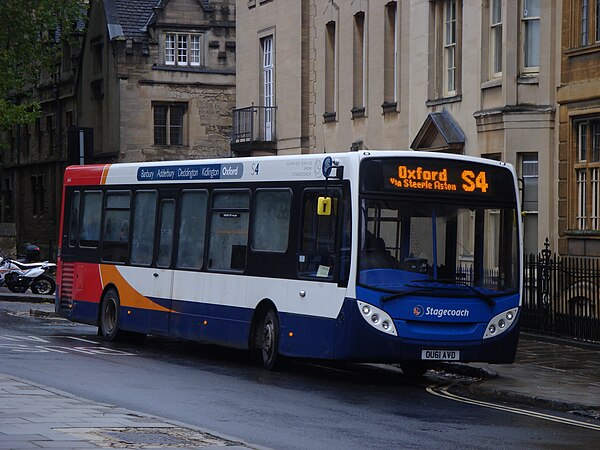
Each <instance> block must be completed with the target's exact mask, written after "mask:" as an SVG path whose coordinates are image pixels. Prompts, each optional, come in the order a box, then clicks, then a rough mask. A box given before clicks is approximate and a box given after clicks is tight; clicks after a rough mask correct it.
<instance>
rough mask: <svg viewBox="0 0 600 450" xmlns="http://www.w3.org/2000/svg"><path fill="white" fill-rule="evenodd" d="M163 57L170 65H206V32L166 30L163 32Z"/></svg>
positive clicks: (194, 66)
mask: <svg viewBox="0 0 600 450" xmlns="http://www.w3.org/2000/svg"><path fill="white" fill-rule="evenodd" d="M162 58H163V61H164V64H165V65H166V66H169V67H181V68H186V67H188V68H199V67H205V66H206V51H205V33H202V32H193V31H189V32H177V31H166V32H165V33H164V34H163V53H162Z"/></svg>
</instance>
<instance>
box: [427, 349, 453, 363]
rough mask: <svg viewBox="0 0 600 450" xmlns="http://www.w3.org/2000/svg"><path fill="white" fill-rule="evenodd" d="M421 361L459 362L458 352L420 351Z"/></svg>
mask: <svg viewBox="0 0 600 450" xmlns="http://www.w3.org/2000/svg"><path fill="white" fill-rule="evenodd" d="M421 359H426V360H429V361H459V360H460V351H459V350H421Z"/></svg>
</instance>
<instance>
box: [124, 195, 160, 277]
mask: <svg viewBox="0 0 600 450" xmlns="http://www.w3.org/2000/svg"><path fill="white" fill-rule="evenodd" d="M157 199H158V194H157V192H156V191H137V192H136V193H135V197H134V199H133V233H132V236H131V259H130V262H131V264H138V265H141V266H149V265H151V264H152V258H153V256H154V230H155V229H156V203H157Z"/></svg>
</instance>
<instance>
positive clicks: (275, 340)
mask: <svg viewBox="0 0 600 450" xmlns="http://www.w3.org/2000/svg"><path fill="white" fill-rule="evenodd" d="M259 333H260V339H259V345H260V346H259V349H260V355H261V359H262V363H263V367H264V368H265V369H268V370H276V369H277V368H279V367H281V362H282V357H281V356H280V355H279V317H277V313H276V312H275V310H273V309H269V310H268V311H267V313H266V314H265V315H264V318H263V320H262V324H261V327H260V330H259Z"/></svg>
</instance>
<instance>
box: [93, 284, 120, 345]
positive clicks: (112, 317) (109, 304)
mask: <svg viewBox="0 0 600 450" xmlns="http://www.w3.org/2000/svg"><path fill="white" fill-rule="evenodd" d="M120 308H121V301H120V300H119V294H118V293H117V291H116V289H113V288H111V289H109V290H108V291H106V293H105V294H104V297H102V303H101V304H100V318H99V324H98V331H99V334H100V335H102V337H104V339H106V340H107V341H115V340H117V339H118V338H119V337H120V332H119V311H120Z"/></svg>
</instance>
